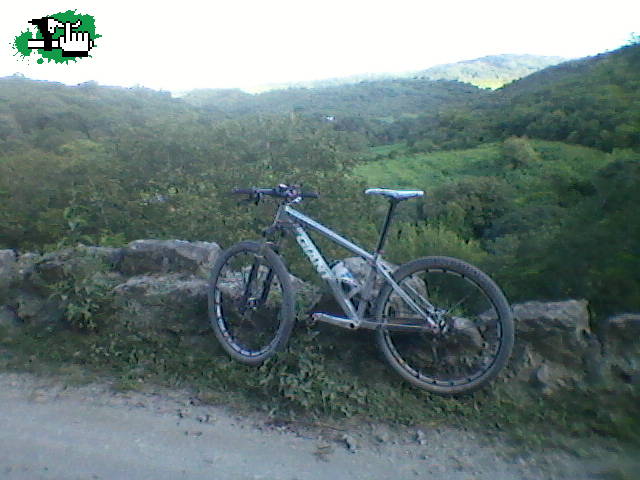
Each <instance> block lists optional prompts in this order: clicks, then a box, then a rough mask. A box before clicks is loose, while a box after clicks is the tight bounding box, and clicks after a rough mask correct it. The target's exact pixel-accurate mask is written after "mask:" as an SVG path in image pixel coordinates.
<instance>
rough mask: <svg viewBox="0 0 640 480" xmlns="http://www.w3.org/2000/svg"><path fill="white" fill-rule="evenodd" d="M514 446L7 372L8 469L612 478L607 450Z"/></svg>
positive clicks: (461, 434)
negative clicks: (598, 453)
mask: <svg viewBox="0 0 640 480" xmlns="http://www.w3.org/2000/svg"><path fill="white" fill-rule="evenodd" d="M347 429H348V431H347ZM503 447H506V445H502V447H501V442H500V441H497V442H496V441H489V440H488V439H487V438H485V437H483V436H481V435H479V434H477V433H473V432H467V431H462V430H456V429H452V428H448V427H444V426H438V427H433V428H430V429H424V430H416V429H411V428H407V429H393V428H389V427H388V426H384V425H374V424H368V423H367V424H364V425H362V424H360V425H357V426H349V427H346V426H344V428H343V426H342V425H341V426H338V427H337V426H330V427H329V426H323V425H318V424H317V423H316V424H314V423H311V422H310V423H309V424H302V423H299V424H274V423H273V422H270V421H269V418H268V417H266V416H259V415H257V414H252V415H250V416H245V415H243V416H239V415H238V414H234V413H233V412H231V411H229V410H228V409H224V408H220V407H215V406H210V405H204V404H202V403H201V402H199V401H198V400H197V399H195V398H193V397H192V396H191V395H190V394H189V393H188V392H186V391H174V390H163V389H154V390H153V391H146V392H125V393H121V392H120V393H119V392H114V391H113V390H112V389H111V388H110V387H109V385H107V384H91V385H87V386H82V387H68V386H65V385H64V384H63V383H62V382H60V381H58V380H53V379H44V378H40V377H34V376H31V375H27V374H10V373H3V374H0V478H3V479H5V478H6V479H25V480H27V479H28V480H37V479H64V480H69V479H83V480H84V479H92V480H99V479H128V480H136V479H154V480H162V479H172V480H173V479H181V478H184V479H200V478H202V479H205V478H206V479H216V480H226V479H233V480H259V479H261V480H271V479H274V480H294V479H297V480H306V479H323V480H341V479H372V480H376V479H391V478H393V479H394V480H397V479H436V480H440V479H442V480H444V479H447V480H485V479H486V480H507V479H513V480H516V479H517V480H526V479H554V480H555V479H559V478H567V479H569V478H570V479H582V478H604V477H602V476H600V475H599V474H598V472H601V471H603V465H604V463H603V460H602V459H599V460H597V461H596V460H593V459H592V460H585V459H584V458H582V459H580V458H577V457H575V456H573V455H569V454H567V453H561V452H554V453H544V454H542V453H535V452H522V453H520V454H518V455H513V454H509V455H505V454H504V451H505V448H503Z"/></svg>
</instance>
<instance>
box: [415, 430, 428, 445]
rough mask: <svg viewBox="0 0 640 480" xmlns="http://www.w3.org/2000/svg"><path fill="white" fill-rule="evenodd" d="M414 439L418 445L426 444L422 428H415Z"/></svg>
mask: <svg viewBox="0 0 640 480" xmlns="http://www.w3.org/2000/svg"><path fill="white" fill-rule="evenodd" d="M416 441H417V442H418V444H420V445H426V444H427V438H426V436H425V434H424V432H423V431H422V430H416Z"/></svg>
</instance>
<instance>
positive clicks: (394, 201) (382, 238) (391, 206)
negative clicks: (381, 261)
mask: <svg viewBox="0 0 640 480" xmlns="http://www.w3.org/2000/svg"><path fill="white" fill-rule="evenodd" d="M398 203H400V201H399V200H397V199H395V198H391V199H389V210H388V211H387V218H385V219H384V224H383V225H382V231H381V232H380V239H379V240H378V246H377V247H376V252H377V253H382V249H383V248H384V244H385V242H386V240H387V232H388V231H389V225H390V224H391V217H392V216H393V212H394V211H395V209H396V206H397V205H398Z"/></svg>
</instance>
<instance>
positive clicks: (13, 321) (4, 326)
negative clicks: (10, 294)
mask: <svg viewBox="0 0 640 480" xmlns="http://www.w3.org/2000/svg"><path fill="white" fill-rule="evenodd" d="M21 323H22V322H21V321H20V317H18V314H17V313H16V311H15V309H14V308H12V307H10V306H9V305H0V329H1V330H4V331H5V333H9V334H11V333H14V332H15V331H16V330H17V328H18V327H19V326H20V325H21Z"/></svg>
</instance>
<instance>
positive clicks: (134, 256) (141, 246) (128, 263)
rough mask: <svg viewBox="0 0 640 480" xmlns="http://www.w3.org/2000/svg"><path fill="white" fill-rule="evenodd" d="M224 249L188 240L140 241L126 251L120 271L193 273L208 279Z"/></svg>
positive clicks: (213, 244)
mask: <svg viewBox="0 0 640 480" xmlns="http://www.w3.org/2000/svg"><path fill="white" fill-rule="evenodd" d="M220 250H221V249H220V246H218V244H217V243H209V242H186V241H184V240H136V241H134V242H131V243H130V244H129V245H128V246H127V248H125V249H124V253H123V259H122V263H121V264H120V270H121V271H122V273H124V274H127V275H145V274H150V273H162V274H166V273H179V272H182V273H191V274H193V275H196V276H198V277H201V278H208V277H209V271H210V269H211V267H212V266H213V263H214V262H215V260H216V258H217V257H218V254H219V253H220Z"/></svg>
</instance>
